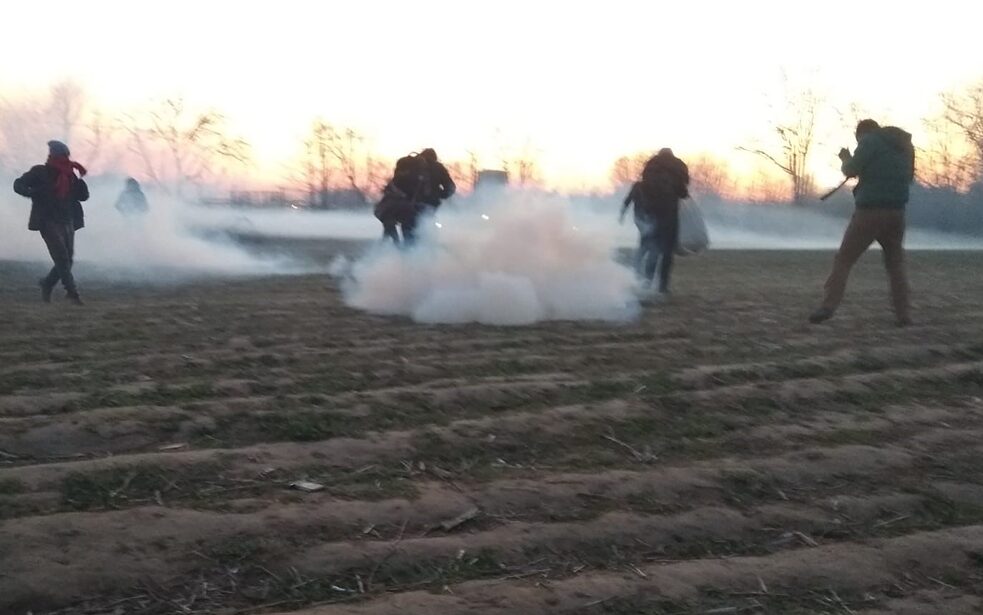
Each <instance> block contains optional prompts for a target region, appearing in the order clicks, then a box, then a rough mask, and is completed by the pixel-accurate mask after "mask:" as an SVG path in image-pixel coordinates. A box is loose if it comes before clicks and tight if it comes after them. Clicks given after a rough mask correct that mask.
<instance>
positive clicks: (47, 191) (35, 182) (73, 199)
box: [14, 164, 89, 231]
mask: <svg viewBox="0 0 983 615" xmlns="http://www.w3.org/2000/svg"><path fill="white" fill-rule="evenodd" d="M57 175H58V171H56V170H55V169H53V168H52V167H49V166H47V165H43V164H39V165H37V166H35V167H32V168H31V170H30V171H28V172H27V173H24V174H23V175H21V176H20V177H18V178H17V179H16V180H14V192H16V193H17V194H19V195H21V196H25V197H27V198H29V199H31V217H30V220H29V221H28V225H27V228H28V229H29V230H32V231H40V230H41V229H42V227H44V225H46V224H48V223H51V222H54V223H59V224H66V223H71V224H72V225H73V226H74V228H75V230H79V229H80V228H82V227H84V226H85V214H84V212H83V211H82V202H83V201H87V200H88V199H89V187H88V186H87V185H86V183H85V181H84V180H82V179H81V178H79V177H74V178H73V182H72V190H71V193H70V194H69V195H68V196H67V197H66V198H62V199H59V198H58V197H56V196H55V178H56V177H57Z"/></svg>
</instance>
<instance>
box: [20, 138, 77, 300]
mask: <svg viewBox="0 0 983 615" xmlns="http://www.w3.org/2000/svg"><path fill="white" fill-rule="evenodd" d="M85 173H86V170H85V167H83V166H82V165H80V164H79V163H77V162H75V161H74V160H72V159H71V153H70V152H69V150H68V146H67V145H65V144H64V143H62V142H61V141H49V142H48V161H47V162H46V163H45V164H41V165H37V166H35V167H32V168H31V170H30V171H28V172H27V173H24V175H22V176H20V177H19V178H17V180H15V181H14V192H16V193H17V194H19V195H21V196H25V197H27V198H29V199H31V218H30V221H29V222H28V225H27V228H28V229H29V230H32V231H38V232H40V233H41V238H42V239H44V243H45V245H46V246H47V247H48V253H49V254H51V260H52V261H54V266H53V267H52V268H51V272H50V273H48V275H47V276H45V277H43V278H41V280H40V282H39V284H40V286H41V299H42V300H43V301H44V302H45V303H49V302H51V293H52V291H53V290H54V288H55V285H56V284H58V281H59V280H61V283H62V285H63V286H64V287H65V292H66V296H67V297H68V300H69V301H70V302H72V303H74V304H75V305H82V298H81V297H80V296H79V292H78V288H77V287H76V285H75V278H74V276H73V275H72V263H73V261H74V258H75V231H77V230H79V229H81V228H82V227H83V226H85V219H84V215H83V212H82V201H86V200H88V198H89V187H88V186H87V185H86V184H85V181H83V180H82V177H84V176H85Z"/></svg>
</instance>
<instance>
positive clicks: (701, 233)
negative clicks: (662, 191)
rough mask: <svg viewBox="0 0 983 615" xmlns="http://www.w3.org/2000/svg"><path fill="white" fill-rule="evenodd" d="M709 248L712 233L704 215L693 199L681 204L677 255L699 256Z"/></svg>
mask: <svg viewBox="0 0 983 615" xmlns="http://www.w3.org/2000/svg"><path fill="white" fill-rule="evenodd" d="M709 247H710V233H709V231H707V223H706V222H705V221H704V220H703V213H702V212H700V208H699V207H697V205H696V202H695V201H693V199H686V200H685V201H683V202H682V203H680V204H679V243H678V244H676V254H678V255H680V256H687V255H689V254H699V253H700V252H704V251H706V249H707V248H709Z"/></svg>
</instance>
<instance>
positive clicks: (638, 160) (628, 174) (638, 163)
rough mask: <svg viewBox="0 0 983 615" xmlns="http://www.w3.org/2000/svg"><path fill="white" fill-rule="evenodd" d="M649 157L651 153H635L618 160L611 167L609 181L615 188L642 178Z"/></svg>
mask: <svg viewBox="0 0 983 615" xmlns="http://www.w3.org/2000/svg"><path fill="white" fill-rule="evenodd" d="M651 157H652V153H651V152H637V153H635V154H631V155H628V156H622V157H620V158H618V159H617V160H615V161H614V165H612V167H611V181H613V182H614V183H615V185H617V186H625V185H627V184H631V183H633V182H636V181H638V179H639V178H640V177H641V176H642V169H644V168H645V163H646V162H648V159H649V158H651Z"/></svg>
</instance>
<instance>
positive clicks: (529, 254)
mask: <svg viewBox="0 0 983 615" xmlns="http://www.w3.org/2000/svg"><path fill="white" fill-rule="evenodd" d="M439 225H440V228H438V227H437V226H436V223H434V222H433V221H432V220H428V221H427V222H425V223H424V227H425V228H426V229H427V231H426V233H425V236H424V238H423V239H422V241H421V242H420V244H419V245H418V246H416V247H414V248H413V249H411V250H407V251H400V250H398V249H396V248H395V247H393V246H391V245H385V244H383V245H381V246H378V247H376V248H375V249H373V250H372V251H371V252H370V253H369V254H368V255H366V256H365V257H363V258H362V259H360V260H358V261H356V262H355V263H353V264H352V265H351V267H350V270H349V272H348V274H349V277H348V278H347V280H346V282H345V283H344V284H343V291H344V296H345V300H346V302H347V303H348V304H349V305H351V306H353V307H357V308H361V309H364V310H366V311H369V312H372V313H377V314H391V315H403V316H409V317H411V318H412V319H413V320H415V321H417V322H423V323H465V322H478V323H484V324H494V325H525V324H531V323H534V322H538V321H542V320H584V319H589V320H608V321H622V320H626V319H630V318H632V317H633V316H634V315H635V314H636V313H637V311H638V303H637V300H636V299H635V296H634V294H633V286H634V274H633V272H632V271H631V270H629V269H627V268H626V267H624V266H622V265H620V264H618V263H617V262H615V260H614V251H615V249H616V247H617V241H616V234H615V233H614V232H613V231H614V230H615V229H614V227H612V226H611V225H604V226H600V227H594V228H591V227H583V228H582V227H581V226H579V225H578V224H577V222H576V221H575V220H574V218H573V217H572V216H571V211H570V207H569V202H568V201H567V200H566V199H563V198H560V197H556V196H549V195H545V194H542V193H535V192H504V193H498V194H497V195H492V196H490V197H489V198H485V199H476V200H473V201H471V202H470V203H469V204H468V207H467V209H466V210H457V211H455V210H453V209H450V208H448V209H446V210H445V209H442V210H441V212H440V219H439Z"/></svg>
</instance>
